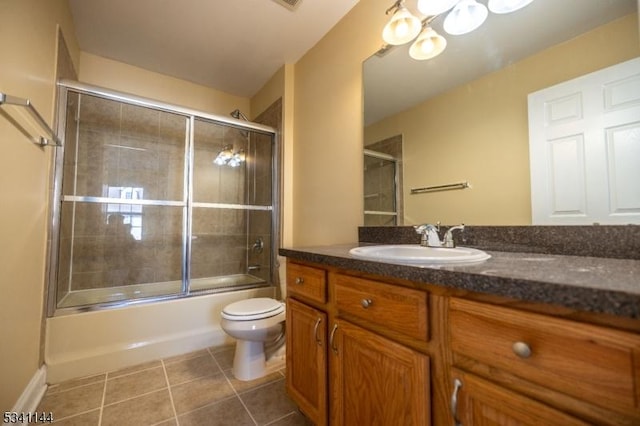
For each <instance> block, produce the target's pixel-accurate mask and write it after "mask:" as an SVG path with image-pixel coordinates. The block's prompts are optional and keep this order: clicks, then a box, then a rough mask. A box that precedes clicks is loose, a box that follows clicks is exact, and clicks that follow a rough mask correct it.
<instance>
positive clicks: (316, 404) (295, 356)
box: [286, 298, 327, 426]
mask: <svg viewBox="0 0 640 426" xmlns="http://www.w3.org/2000/svg"><path fill="white" fill-rule="evenodd" d="M286 324H287V392H288V393H289V395H290V396H291V399H293V400H294V401H295V402H296V404H298V407H300V409H301V410H302V411H303V412H304V413H305V414H306V415H307V416H308V417H309V418H310V419H311V420H312V421H313V422H314V423H315V424H316V425H317V426H322V425H326V423H327V350H326V346H327V345H326V343H327V315H326V314H325V313H324V312H321V311H319V310H317V309H314V308H312V307H310V306H307V305H305V304H303V303H300V302H298V301H296V300H294V299H291V298H289V299H287V322H286Z"/></svg>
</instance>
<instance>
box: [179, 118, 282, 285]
mask: <svg viewBox="0 0 640 426" xmlns="http://www.w3.org/2000/svg"><path fill="white" fill-rule="evenodd" d="M193 146H194V150H193V177H192V183H193V185H192V188H193V190H192V200H193V202H192V207H191V219H192V220H191V241H190V253H191V262H190V264H189V276H190V279H189V291H190V292H198V291H210V290H215V289H223V288H224V289H241V288H245V287H255V286H256V285H261V284H264V285H267V284H268V283H269V281H270V278H271V255H272V253H271V233H272V220H271V218H272V155H273V151H272V150H273V144H272V136H270V135H269V136H267V135H262V134H260V133H257V132H253V131H248V130H243V129H237V128H234V127H230V126H228V125H221V124H218V123H216V122H212V121H207V120H203V119H196V120H195V125H194V144H193Z"/></svg>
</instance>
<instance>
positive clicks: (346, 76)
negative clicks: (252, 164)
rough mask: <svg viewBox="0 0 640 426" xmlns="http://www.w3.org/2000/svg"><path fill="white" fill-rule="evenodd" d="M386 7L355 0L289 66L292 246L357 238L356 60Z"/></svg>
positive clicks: (371, 45) (373, 37)
mask: <svg viewBox="0 0 640 426" xmlns="http://www.w3.org/2000/svg"><path fill="white" fill-rule="evenodd" d="M389 4H390V3H389V2H388V1H382V0H361V1H360V2H359V3H358V4H357V5H356V6H355V7H354V8H353V9H351V11H350V12H349V13H348V14H347V15H346V16H345V17H344V18H343V19H342V20H341V21H340V22H339V23H338V24H337V25H336V26H335V27H334V28H333V29H332V30H331V31H330V32H329V33H328V34H327V35H326V36H325V37H324V38H323V39H322V40H320V42H318V44H316V46H314V47H313V48H312V49H311V50H310V51H309V52H307V54H306V55H305V56H304V57H303V58H302V59H300V61H298V62H297V63H296V66H295V91H294V97H295V100H294V104H295V105H294V110H295V114H294V116H295V128H294V143H295V150H294V153H293V164H292V167H293V176H294V188H293V200H294V201H293V202H294V211H293V234H294V235H293V243H294V245H297V246H303V245H316V244H332V243H341V242H353V241H356V240H357V231H358V229H357V227H358V225H361V224H362V222H363V210H362V209H363V199H362V186H363V182H362V179H363V178H362V170H363V168H362V163H363V157H362V132H363V130H362V126H363V121H362V61H363V60H365V59H366V58H367V57H368V56H370V55H371V54H373V53H374V52H375V51H376V50H377V49H378V48H379V47H380V45H381V43H382V41H381V39H380V34H381V31H382V27H383V26H384V24H385V20H386V19H387V17H386V15H385V14H384V11H385V10H386V9H387V8H388V7H389ZM290 166H291V165H290Z"/></svg>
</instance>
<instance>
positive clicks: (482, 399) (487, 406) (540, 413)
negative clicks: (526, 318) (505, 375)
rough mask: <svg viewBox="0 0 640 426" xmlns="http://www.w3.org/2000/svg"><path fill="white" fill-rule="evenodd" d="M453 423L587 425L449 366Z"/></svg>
mask: <svg viewBox="0 0 640 426" xmlns="http://www.w3.org/2000/svg"><path fill="white" fill-rule="evenodd" d="M451 375H452V377H453V379H454V395H453V397H452V399H451V404H452V408H451V410H452V413H455V414H454V416H455V420H453V423H454V424H455V425H456V426H458V425H460V426H462V425H464V426H496V425H504V426H543V425H562V426H587V425H589V423H585V422H583V421H581V420H578V419H576V418H574V417H571V416H569V415H567V414H565V413H563V412H561V411H558V410H555V409H553V408H550V407H548V406H547V405H544V404H541V403H540V402H537V401H535V400H533V399H531V398H526V397H524V396H522V395H519V394H517V393H515V392H512V391H510V390H508V389H506V388H503V387H500V386H498V385H496V384H494V383H492V382H490V381H487V380H483V379H481V378H480V377H478V376H474V375H473V374H468V373H464V372H462V371H460V370H457V369H452V374H451Z"/></svg>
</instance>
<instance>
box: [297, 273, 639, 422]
mask: <svg viewBox="0 0 640 426" xmlns="http://www.w3.org/2000/svg"><path fill="white" fill-rule="evenodd" d="M389 281H391V282H385V280H383V279H377V278H374V279H370V278H369V276H363V275H362V274H358V273H355V272H353V273H352V272H350V271H342V270H338V269H336V268H331V267H327V268H323V267H321V266H316V265H314V264H306V263H302V262H301V263H296V262H291V261H289V262H287V284H288V294H289V298H288V305H287V389H288V391H289V394H290V395H291V397H292V399H293V400H294V401H295V402H296V403H297V404H298V405H299V407H300V408H301V410H302V411H303V412H304V413H305V414H307V415H308V416H309V417H310V418H311V420H312V421H313V422H314V423H315V424H317V425H326V424H331V425H339V426H352V425H393V426H395V425H408V426H416V425H429V424H431V423H433V424H434V425H438V426H440V425H448V424H450V425H456V426H459V425H464V426H478V425H480V426H485V425H487V426H489V425H491V426H501V425H503V426H514V425H522V426H534V425H535V426H557V425H563V426H573V425H587V424H590V425H626V426H633V425H640V335H639V334H638V333H637V332H635V331H634V330H636V329H637V328H636V327H635V325H634V326H632V327H630V328H628V329H627V330H621V329H616V328H614V327H615V322H611V321H609V320H607V319H606V318H602V317H601V316H596V315H590V314H587V313H576V314H579V315H578V316H579V317H580V320H575V319H569V318H566V317H563V316H560V315H561V314H562V315H564V313H563V312H561V313H558V311H555V313H554V314H550V309H547V307H546V306H544V305H540V306H534V305H531V304H529V305H527V306H526V310H525V309H523V307H522V306H520V307H514V306H516V305H513V304H511V303H512V302H513V301H509V300H506V299H503V298H497V297H492V296H488V295H482V296H481V295H477V294H473V293H463V294H460V293H454V291H451V290H447V289H443V288H441V287H438V286H425V287H412V284H413V283H407V282H402V283H397V282H396V281H395V280H394V281H392V280H389ZM505 305H506V306H505ZM568 312H570V311H568ZM634 324H635V323H634ZM454 413H455V416H454Z"/></svg>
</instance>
